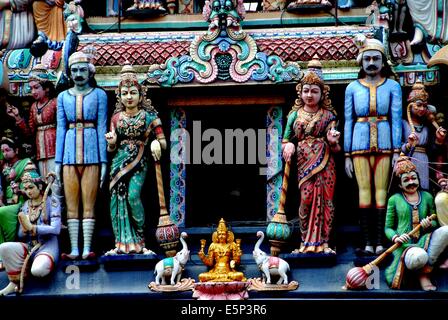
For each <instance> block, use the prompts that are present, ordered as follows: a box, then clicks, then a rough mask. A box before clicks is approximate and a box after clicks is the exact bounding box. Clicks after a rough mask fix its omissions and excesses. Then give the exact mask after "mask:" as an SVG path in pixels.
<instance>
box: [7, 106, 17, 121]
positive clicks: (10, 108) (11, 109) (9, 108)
mask: <svg viewBox="0 0 448 320" xmlns="http://www.w3.org/2000/svg"><path fill="white" fill-rule="evenodd" d="M6 114H7V115H8V116H10V117H11V118H14V119H15V120H16V121H17V120H20V116H19V109H17V108H16V107H15V106H13V105H11V104H9V103H6Z"/></svg>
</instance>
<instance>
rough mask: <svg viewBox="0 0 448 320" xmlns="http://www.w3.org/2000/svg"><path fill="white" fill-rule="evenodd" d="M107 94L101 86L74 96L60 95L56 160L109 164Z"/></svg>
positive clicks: (66, 93) (59, 161)
mask: <svg viewBox="0 0 448 320" xmlns="http://www.w3.org/2000/svg"><path fill="white" fill-rule="evenodd" d="M106 130H107V95H106V93H105V92H104V91H103V90H102V89H99V88H94V89H92V90H91V91H90V92H88V93H87V94H85V95H84V96H83V95H78V96H74V95H73V94H72V93H70V92H69V90H65V91H63V92H61V93H60V94H59V96H58V111H57V128H56V158H55V161H56V163H62V164H63V165H89V164H98V163H107V150H106V147H107V143H106V138H105V134H106Z"/></svg>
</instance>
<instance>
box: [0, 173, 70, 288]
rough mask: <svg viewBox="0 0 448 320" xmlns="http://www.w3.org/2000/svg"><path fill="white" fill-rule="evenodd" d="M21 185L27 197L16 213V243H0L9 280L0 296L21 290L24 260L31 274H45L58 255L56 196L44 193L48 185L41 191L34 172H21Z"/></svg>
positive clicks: (43, 275) (0, 250)
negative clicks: (17, 224)
mask: <svg viewBox="0 0 448 320" xmlns="http://www.w3.org/2000/svg"><path fill="white" fill-rule="evenodd" d="M21 187H22V190H23V191H24V192H25V194H26V195H27V197H28V198H29V200H27V201H25V203H24V204H23V206H22V207H21V208H20V212H19V214H18V220H19V223H20V226H19V230H18V236H19V239H20V242H4V243H2V244H1V245H0V255H1V257H2V258H3V264H4V267H5V269H6V273H7V274H8V278H9V281H10V282H9V284H8V285H7V286H6V287H5V288H4V289H3V290H1V291H0V295H7V294H10V293H13V292H15V291H18V292H21V291H22V290H23V279H24V278H23V277H24V276H25V275H26V272H27V264H28V262H30V267H31V274H32V275H33V276H35V277H45V276H47V275H48V274H49V273H50V272H51V271H52V270H53V269H54V267H55V265H56V264H57V260H58V257H59V244H58V236H59V233H60V230H61V208H60V204H59V201H58V199H57V198H56V197H53V196H47V194H48V191H49V188H50V187H51V186H49V187H47V189H46V191H45V190H44V182H43V181H42V179H41V178H40V177H39V175H38V173H37V171H30V172H27V173H25V174H24V175H23V178H22V181H21ZM44 191H45V192H44Z"/></svg>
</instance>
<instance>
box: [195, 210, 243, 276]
mask: <svg viewBox="0 0 448 320" xmlns="http://www.w3.org/2000/svg"><path fill="white" fill-rule="evenodd" d="M212 240H213V243H212V244H211V245H210V246H209V248H208V254H207V255H205V253H204V249H205V240H204V239H202V240H201V249H200V250H199V253H198V255H199V258H201V260H202V262H203V263H204V264H206V265H207V266H209V267H213V268H212V269H211V270H210V271H208V272H204V273H201V274H199V281H201V282H208V281H214V282H228V281H245V280H246V278H245V276H244V274H243V273H242V272H239V271H236V270H235V269H234V268H235V265H236V264H239V263H240V259H241V256H242V255H243V252H242V251H241V247H240V244H241V240H240V239H236V240H235V241H234V234H233V232H232V231H228V230H227V226H226V222H225V221H224V219H222V218H221V220H220V221H219V224H218V228H217V229H216V231H215V232H213V236H212Z"/></svg>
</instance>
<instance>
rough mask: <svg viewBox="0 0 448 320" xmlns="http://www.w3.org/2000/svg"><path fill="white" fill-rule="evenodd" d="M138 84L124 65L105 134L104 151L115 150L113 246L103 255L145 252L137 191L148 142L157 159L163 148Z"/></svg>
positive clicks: (159, 126) (158, 126) (155, 119)
mask: <svg viewBox="0 0 448 320" xmlns="http://www.w3.org/2000/svg"><path fill="white" fill-rule="evenodd" d="M142 89H143V88H142V86H141V85H140V84H139V83H138V80H137V75H136V73H135V71H134V70H133V68H132V66H131V65H129V64H126V65H125V66H124V67H123V69H122V71H121V80H120V83H119V85H118V102H117V107H116V109H115V112H114V115H113V116H112V120H111V130H110V132H108V133H107V134H106V140H107V143H108V151H109V152H115V155H114V158H113V160H112V164H111V172H110V185H109V189H110V192H111V202H110V213H111V220H112V227H113V231H114V235H115V248H114V249H112V250H110V251H109V252H108V253H107V254H108V255H113V254H118V253H126V254H127V253H146V254H151V253H152V251H151V250H148V249H146V248H145V238H144V234H143V231H144V224H145V212H144V208H143V204H142V201H141V199H140V193H141V190H142V186H143V183H144V182H145V177H146V173H147V170H148V150H147V149H148V148H147V146H148V141H149V139H151V138H155V139H154V140H153V141H152V143H151V153H152V156H153V157H154V159H155V160H156V161H157V160H159V159H160V156H161V149H165V148H166V140H165V136H164V134H163V130H162V123H161V121H160V119H159V118H158V116H157V113H156V111H155V110H154V108H153V107H152V106H151V101H150V100H148V99H145V96H144V95H145V92H144V90H142Z"/></svg>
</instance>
